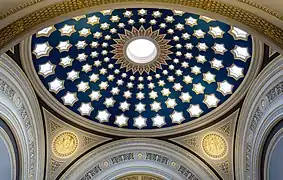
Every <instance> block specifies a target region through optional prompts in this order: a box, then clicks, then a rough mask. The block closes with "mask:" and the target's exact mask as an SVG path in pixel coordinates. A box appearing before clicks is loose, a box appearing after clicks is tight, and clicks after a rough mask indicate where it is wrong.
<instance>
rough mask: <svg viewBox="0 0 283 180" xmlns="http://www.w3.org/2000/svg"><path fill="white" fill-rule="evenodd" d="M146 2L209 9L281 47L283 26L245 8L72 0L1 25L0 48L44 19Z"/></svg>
mask: <svg viewBox="0 0 283 180" xmlns="http://www.w3.org/2000/svg"><path fill="white" fill-rule="evenodd" d="M146 3H150V6H167V7H168V6H176V7H179V8H181V9H182V8H183V9H186V8H195V9H200V10H202V11H205V12H211V13H214V14H217V15H220V16H223V17H225V18H229V19H231V20H233V21H235V22H238V23H240V24H243V25H245V26H246V27H249V28H250V29H253V30H254V31H256V32H259V33H260V34H261V35H263V36H266V37H268V38H269V39H270V40H272V41H273V42H274V43H275V44H277V45H278V46H281V47H283V36H282V34H283V30H282V29H280V28H278V27H277V26H275V25H273V24H272V23H270V22H269V21H267V20H265V19H263V18H262V17H259V16H256V15H255V14H253V13H251V12H248V11H247V10H244V9H241V8H239V7H236V6H233V5H229V4H225V3H222V2H217V1H214V0H191V1H183V0H157V1H156V0H131V1H128V0H104V1H99V0H90V1H89V0H73V1H63V2H59V3H55V4H52V5H50V6H47V7H45V8H43V9H40V10H38V11H35V12H32V13H31V14H29V15H26V16H24V17H23V18H21V19H18V20H17V21H15V22H13V23H11V24H9V25H8V26H6V27H4V28H3V29H1V30H0V34H1V36H0V48H3V47H4V46H6V45H7V44H8V43H9V42H10V41H11V40H13V39H17V38H19V37H22V35H24V34H27V32H30V31H31V30H35V29H37V28H38V27H39V26H40V24H42V23H43V22H46V21H48V20H51V19H54V18H58V17H60V16H65V17H66V14H70V13H72V12H83V10H84V11H87V9H93V8H99V7H100V8H101V7H103V6H107V7H109V6H113V5H115V6H122V7H127V6H129V4H131V6H133V5H137V4H143V5H144V6H145V5H146Z"/></svg>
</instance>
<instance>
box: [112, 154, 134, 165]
mask: <svg viewBox="0 0 283 180" xmlns="http://www.w3.org/2000/svg"><path fill="white" fill-rule="evenodd" d="M133 159H134V153H125V154H121V155H118V156H115V157H112V158H111V162H112V163H113V164H117V163H120V162H123V161H130V160H133Z"/></svg>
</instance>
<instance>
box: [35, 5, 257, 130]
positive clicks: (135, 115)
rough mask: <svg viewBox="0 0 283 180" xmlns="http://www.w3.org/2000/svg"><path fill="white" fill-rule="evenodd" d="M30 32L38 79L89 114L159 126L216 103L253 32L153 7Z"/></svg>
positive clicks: (230, 88) (228, 91)
mask: <svg viewBox="0 0 283 180" xmlns="http://www.w3.org/2000/svg"><path fill="white" fill-rule="evenodd" d="M104 12H105V11H102V12H94V13H89V14H86V15H82V16H77V17H74V18H72V19H68V20H66V21H63V22H60V23H58V24H54V25H52V26H49V27H46V28H44V29H42V30H40V31H38V32H37V33H36V34H34V35H33V36H32V41H31V52H30V53H32V62H33V66H34V68H35V71H36V72H37V74H38V76H39V79H40V81H41V82H42V84H43V85H44V86H45V88H46V89H47V90H48V91H49V92H50V93H51V95H52V96H53V97H55V98H56V99H57V100H58V101H59V102H60V103H61V104H62V105H64V106H66V107H67V108H68V109H69V110H71V111H73V112H75V113H76V114H78V115H80V116H82V117H84V118H87V119H88V120H89V121H94V122H96V123H101V124H104V125H107V126H111V127H116V128H123V129H132V130H140V129H159V128H167V127H172V126H176V125H179V124H184V123H188V122H190V121H195V120H196V119H198V118H200V117H202V116H204V115H206V114H208V113H209V112H211V111H213V110H215V109H217V108H218V107H219V106H220V105H221V104H223V103H224V102H226V101H227V100H228V99H229V97H231V95H233V93H234V92H235V91H236V90H237V89H238V88H239V87H240V85H241V84H242V82H243V80H244V79H245V78H246V75H247V74H248V71H249V66H250V64H251V59H252V54H253V48H252V47H253V43H252V42H253V40H252V37H251V35H249V34H248V33H246V32H245V31H243V30H241V29H239V28H237V27H234V26H230V25H228V24H225V23H223V22H220V21H217V20H215V19H212V18H209V17H205V16H200V15H197V14H192V13H188V12H182V11H180V10H170V9H156V8H144V9H143V8H129V9H111V10H107V12H109V13H104Z"/></svg>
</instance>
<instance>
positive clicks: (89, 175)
mask: <svg viewBox="0 0 283 180" xmlns="http://www.w3.org/2000/svg"><path fill="white" fill-rule="evenodd" d="M101 171H102V169H101V168H100V166H99V165H97V166H94V167H93V168H92V169H90V170H89V171H88V172H87V173H86V174H85V175H84V176H83V177H82V178H81V179H80V180H90V179H91V178H93V177H94V176H95V175H97V174H98V173H99V172H101Z"/></svg>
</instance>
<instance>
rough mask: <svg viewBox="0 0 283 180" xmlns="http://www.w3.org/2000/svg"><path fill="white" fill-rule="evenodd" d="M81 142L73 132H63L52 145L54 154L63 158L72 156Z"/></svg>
mask: <svg viewBox="0 0 283 180" xmlns="http://www.w3.org/2000/svg"><path fill="white" fill-rule="evenodd" d="M78 143H79V140H78V138H77V136H76V135H75V134H74V133H72V132H63V133H60V134H59V135H57V136H56V137H55V138H54V140H53V143H52V150H53V153H54V154H55V155H57V156H59V157H61V158H66V157H68V156H70V155H72V154H73V153H74V152H75V151H76V150H77V148H78Z"/></svg>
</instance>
